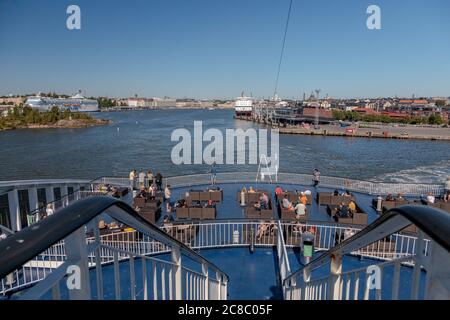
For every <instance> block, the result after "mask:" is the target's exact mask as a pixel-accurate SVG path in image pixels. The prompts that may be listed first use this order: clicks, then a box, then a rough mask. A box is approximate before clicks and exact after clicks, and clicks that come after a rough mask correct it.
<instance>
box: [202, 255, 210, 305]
mask: <svg viewBox="0 0 450 320" xmlns="http://www.w3.org/2000/svg"><path fill="white" fill-rule="evenodd" d="M202 274H203V275H204V276H205V282H204V286H205V288H204V289H203V294H204V299H205V300H209V274H208V265H207V264H206V263H204V262H203V263H202Z"/></svg>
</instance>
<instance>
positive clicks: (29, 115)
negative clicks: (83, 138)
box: [0, 107, 112, 131]
mask: <svg viewBox="0 0 450 320" xmlns="http://www.w3.org/2000/svg"><path fill="white" fill-rule="evenodd" d="M110 123H112V121H111V120H105V119H96V118H94V117H92V116H91V115H90V114H87V113H78V112H71V111H69V110H65V111H60V110H59V108H57V107H54V108H53V109H52V110H50V111H46V112H41V111H38V110H36V109H33V108H30V107H15V108H13V109H10V110H8V111H7V112H5V113H4V114H0V131H1V130H13V129H49V128H58V129H61V128H71V129H73V128H86V127H92V126H98V125H107V124H110Z"/></svg>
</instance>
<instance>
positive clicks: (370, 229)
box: [284, 205, 450, 283]
mask: <svg viewBox="0 0 450 320" xmlns="http://www.w3.org/2000/svg"><path fill="white" fill-rule="evenodd" d="M411 223H412V224H414V225H416V226H417V227H418V228H419V229H420V230H422V231H423V232H424V233H425V234H426V235H428V236H429V237H430V238H431V239H432V240H434V241H436V242H437V243H438V244H439V245H441V246H442V247H443V248H444V249H446V250H447V251H450V215H449V214H448V213H447V212H445V211H443V210H440V209H436V208H431V207H425V206H409V205H407V206H401V207H397V208H393V209H391V210H389V211H387V212H386V213H385V214H383V215H382V216H381V217H380V218H378V219H377V220H375V221H374V222H373V223H372V224H370V225H369V226H367V227H366V228H364V229H363V230H361V231H360V232H358V233H356V234H355V235H353V236H352V237H350V238H348V239H347V240H344V241H343V242H341V243H339V244H338V245H336V246H335V247H333V248H331V249H330V250H328V251H326V252H325V253H323V254H322V255H320V256H319V257H317V258H315V259H314V260H312V261H311V262H310V263H308V264H307V265H306V266H304V267H302V268H299V269H298V270H297V271H294V272H292V273H291V275H290V276H289V277H287V278H286V279H285V281H284V283H287V281H289V280H291V279H294V278H295V277H297V276H299V275H301V273H302V272H303V270H304V269H305V268H309V270H311V271H312V270H314V269H316V268H318V267H320V266H322V265H324V264H325V263H327V262H328V261H329V260H330V259H331V258H332V257H333V256H336V255H340V256H342V255H345V254H349V253H351V252H353V251H356V250H359V249H361V248H364V247H366V246H368V245H370V244H371V243H374V242H376V241H379V240H382V239H384V238H386V237H387V236H389V235H391V234H393V233H395V232H398V231H400V230H402V229H404V228H405V227H407V226H408V225H410V224H411Z"/></svg>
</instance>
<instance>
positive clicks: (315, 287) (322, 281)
mask: <svg viewBox="0 0 450 320" xmlns="http://www.w3.org/2000/svg"><path fill="white" fill-rule="evenodd" d="M412 262H413V257H404V258H399V259H395V260H392V261H385V262H382V263H378V264H376V267H377V268H379V279H377V281H379V282H380V283H383V282H387V281H390V280H391V279H390V276H391V275H392V281H391V285H392V290H391V295H390V296H389V297H387V296H386V297H384V298H386V299H388V298H389V299H390V300H397V299H398V298H399V288H400V273H401V267H402V265H403V264H406V265H408V264H409V265H410V264H412ZM388 267H394V268H393V273H392V274H391V273H386V272H384V271H385V270H386V269H387V268H388ZM387 275H389V278H388V276H387ZM330 280H331V279H330V276H325V277H321V278H318V279H314V280H310V281H308V282H306V283H304V284H303V285H299V286H296V285H289V286H286V289H285V290H286V299H288V300H328V299H329V297H330V294H331V293H330V291H329V288H330V287H331V283H330V282H331V281H330ZM372 281H373V280H372V279H371V278H370V277H369V274H368V273H367V267H362V268H357V269H353V270H350V271H346V272H342V273H341V274H340V276H339V280H338V282H337V285H336V286H335V290H336V292H335V293H334V294H335V297H336V299H337V300H369V299H375V300H381V299H382V291H381V286H380V287H378V289H376V288H375V290H374V291H372V292H371V290H372V289H374V288H372V286H373V285H372V284H371V283H372Z"/></svg>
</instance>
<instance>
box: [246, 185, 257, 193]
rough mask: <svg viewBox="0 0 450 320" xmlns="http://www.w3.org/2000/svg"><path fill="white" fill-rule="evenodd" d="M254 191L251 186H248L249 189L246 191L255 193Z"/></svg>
mask: <svg viewBox="0 0 450 320" xmlns="http://www.w3.org/2000/svg"><path fill="white" fill-rule="evenodd" d="M255 192H256V191H255V189H253V187H252V186H250V189H248V193H255Z"/></svg>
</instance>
